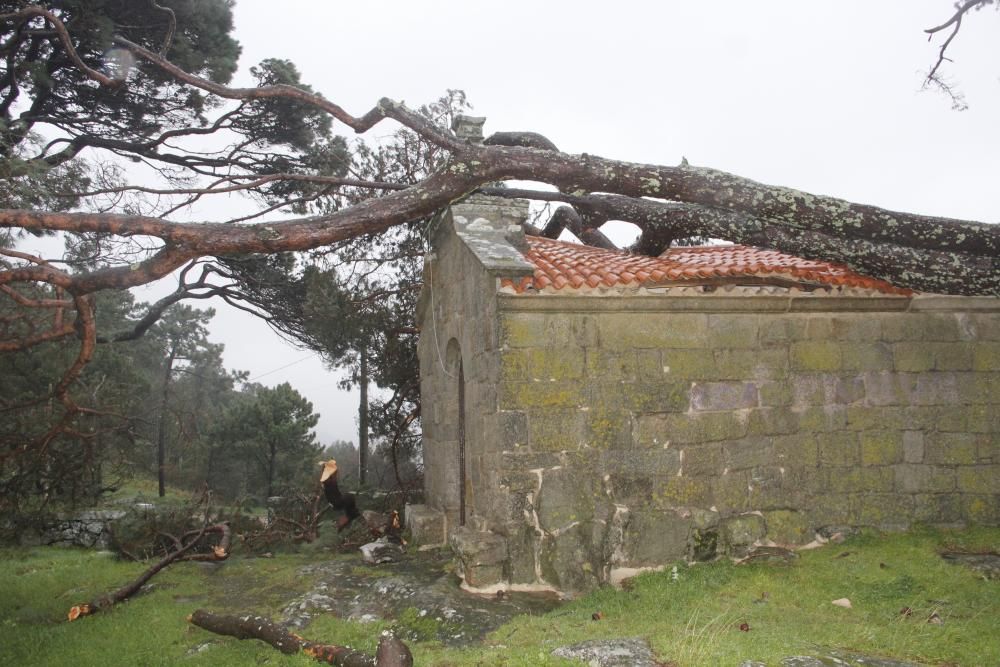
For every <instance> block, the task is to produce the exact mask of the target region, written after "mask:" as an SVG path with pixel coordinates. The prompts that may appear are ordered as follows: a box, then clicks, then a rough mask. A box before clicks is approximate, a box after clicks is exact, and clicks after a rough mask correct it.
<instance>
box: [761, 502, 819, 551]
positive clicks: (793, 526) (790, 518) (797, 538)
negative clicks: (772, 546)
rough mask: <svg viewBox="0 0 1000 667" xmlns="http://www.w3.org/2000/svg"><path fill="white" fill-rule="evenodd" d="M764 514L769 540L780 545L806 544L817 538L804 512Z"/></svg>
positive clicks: (782, 511)
mask: <svg viewBox="0 0 1000 667" xmlns="http://www.w3.org/2000/svg"><path fill="white" fill-rule="evenodd" d="M763 514H764V524H765V526H766V528H767V538H768V539H769V540H772V541H774V542H777V543H778V544H806V543H808V542H811V541H812V540H813V537H814V536H815V533H814V531H813V530H812V527H811V526H810V524H809V519H808V517H806V515H805V513H803V512H796V511H793V510H773V511H771V512H763Z"/></svg>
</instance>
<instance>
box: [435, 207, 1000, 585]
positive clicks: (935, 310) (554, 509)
mask: <svg viewBox="0 0 1000 667" xmlns="http://www.w3.org/2000/svg"><path fill="white" fill-rule="evenodd" d="M524 215H526V207H525V206H523V205H522V204H520V203H516V204H513V205H512V204H510V203H509V202H505V201H503V200H489V199H476V198H472V199H469V200H466V201H465V202H463V203H461V204H458V205H456V206H455V207H453V209H452V212H451V213H450V214H446V215H444V216H443V217H442V219H441V220H440V221H439V224H438V225H437V227H436V230H435V232H434V237H433V243H434V254H433V255H432V257H431V259H429V260H428V265H427V270H426V271H425V288H424V289H425V291H424V293H423V294H422V296H421V301H420V306H419V312H418V317H419V321H420V326H421V332H422V334H421V339H420V343H419V354H420V360H421V382H422V385H421V391H422V394H423V396H422V402H423V419H424V446H425V470H426V498H427V504H428V507H429V508H432V509H434V510H437V511H439V512H441V514H442V516H444V517H446V519H447V521H446V526H447V531H448V533H449V535H448V537H449V540H450V542H451V544H452V546H453V548H455V549H456V551H457V552H458V553H459V558H460V559H461V560H462V562H463V569H464V571H465V572H466V576H467V577H470V576H471V578H472V579H473V580H474V581H478V582H484V581H491V582H492V581H493V580H494V579H496V578H497V577H502V578H505V579H507V580H508V581H509V582H510V583H513V584H526V585H550V586H553V587H556V588H559V589H562V590H571V591H576V590H586V589H589V588H593V587H594V586H597V585H600V584H602V583H604V582H607V581H610V580H614V579H616V578H618V577H619V576H621V575H622V573H625V572H629V571H632V570H634V569H636V568H645V567H659V566H664V565H667V566H669V564H670V563H671V562H674V561H677V560H680V559H685V560H705V559H708V558H713V557H716V556H720V555H730V556H739V555H742V554H744V553H746V551H747V550H748V549H750V548H751V547H752V545H753V544H755V543H758V542H760V541H763V540H770V541H773V542H775V543H778V544H782V545H787V546H797V545H803V544H806V543H809V542H811V541H812V540H813V539H814V538H815V536H816V534H817V533H820V534H824V533H825V534H831V533H832V532H836V531H837V530H840V529H844V530H848V529H852V528H854V527H860V526H870V527H875V528H879V529H905V528H908V527H910V526H913V525H914V524H935V525H947V526H953V525H967V524H981V525H998V524H1000V300H998V299H996V298H985V297H983V298H962V297H943V296H934V295H928V296H915V297H898V296H886V295H882V294H866V293H850V292H838V291H833V292H832V293H825V292H822V291H818V292H813V293H806V292H799V291H797V290H793V289H789V290H780V289H775V290H771V291H770V292H769V293H767V294H760V293H756V292H754V291H753V290H752V289H748V290H742V291H741V288H737V289H734V290H731V291H729V292H726V291H725V290H719V291H717V292H714V293H707V292H706V293H701V292H697V291H692V290H690V289H688V290H687V291H685V292H684V293H682V294H677V293H675V292H666V293H663V294H653V293H645V292H642V291H641V290H640V291H635V290H633V291H631V292H629V291H624V290H623V291H621V292H615V291H611V290H609V291H607V292H598V291H590V292H574V291H572V290H564V291H561V292H558V293H553V294H547V293H535V294H532V293H525V294H518V295H515V294H512V293H507V292H504V291H503V290H501V289H500V287H499V279H500V278H514V279H516V278H517V277H518V276H521V275H528V273H530V271H531V265H530V264H528V263H527V262H526V261H525V260H524V258H523V256H521V254H520V251H519V250H518V247H519V243H520V241H519V236H518V232H517V230H516V229H511V228H510V227H511V225H512V224H513V223H514V222H516V221H518V220H519V219H520V218H519V216H521V217H523V216H524ZM460 366H461V368H462V374H461V375H462V378H463V379H464V389H463V390H464V397H465V414H464V427H465V428H464V434H465V438H464V448H465V451H464V461H465V466H466V468H465V474H464V486H462V479H463V475H462V474H461V470H460V467H459V462H460V461H461V460H462V458H461V448H462V440H461V438H460V434H459V428H458V425H459V423H460V421H462V420H460V415H459V410H458V397H459V394H460V383H459V372H458V371H459V367H460ZM463 497H464V501H465V511H466V516H465V517H464V519H465V524H466V526H476V527H477V528H478V529H480V530H479V532H477V533H476V535H475V536H474V537H475V539H473V537H470V535H469V534H468V532H467V531H465V530H463V529H461V528H457V529H456V530H453V528H456V527H458V526H460V525H461V523H462V521H461V519H462V517H461V516H460V507H461V500H462V498H463ZM429 525H433V526H435V527H434V528H433V531H432V532H434V534H435V535H437V534H438V533H437V530H438V528H437V527H436V526H437V525H438V524H437V523H434V522H430V523H429ZM484 531H489V532H484ZM455 535H460V536H462V537H461V538H455ZM483 536H486V537H483ZM432 539H435V540H436V539H437V537H434V538H432ZM477 540H480V541H481V540H485V541H486V542H487V543H488V544H489V545H490V546H489V548H488V549H487V548H486V547H483V546H481V545H479V542H478V541H477ZM480 553H489V554H491V558H490V559H486V560H483V559H482V558H480V556H479V555H475V557H474V558H473V557H472V556H470V554H480ZM502 553H505V556H504V558H505V559H506V560H500V559H499V555H500V554H502ZM494 556H495V557H496V558H493V557H494Z"/></svg>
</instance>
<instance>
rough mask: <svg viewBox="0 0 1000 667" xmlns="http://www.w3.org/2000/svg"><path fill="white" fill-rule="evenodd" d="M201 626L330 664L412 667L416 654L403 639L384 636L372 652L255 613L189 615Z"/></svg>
mask: <svg viewBox="0 0 1000 667" xmlns="http://www.w3.org/2000/svg"><path fill="white" fill-rule="evenodd" d="M188 621H190V622H191V623H193V624H194V625H197V626H198V627H199V628H202V629H204V630H208V631H209V632H214V633H215V634H218V635H226V636H228V637H235V638H237V639H258V640H260V641H262V642H265V643H267V644H270V645H271V646H273V647H274V648H276V649H278V650H279V651H281V652H282V653H285V654H286V655H292V654H294V653H300V652H301V653H304V654H306V655H308V656H310V657H312V658H313V659H315V660H317V661H319V662H323V663H326V664H328V665H340V666H341V667H412V665H413V656H412V655H411V654H410V650H409V649H408V648H407V647H406V645H405V644H403V643H402V642H401V641H399V640H397V639H394V638H391V637H386V636H385V635H383V636H382V639H381V640H380V641H379V647H378V653H377V654H376V655H370V654H368V653H362V652H361V651H355V650H354V649H352V648H349V647H347V646H339V645H337V644H320V643H318V642H312V641H309V640H307V639H303V638H302V637H299V636H298V635H295V634H292V633H291V632H289V631H288V630H286V629H285V628H283V627H281V626H280V625H278V624H277V623H274V622H273V621H271V619H269V618H266V617H264V616H255V615H253V614H241V615H238V616H227V615H223V614H214V613H212V612H209V611H205V610H204V609H199V610H197V611H196V612H194V613H193V614H191V615H190V616H189V617H188Z"/></svg>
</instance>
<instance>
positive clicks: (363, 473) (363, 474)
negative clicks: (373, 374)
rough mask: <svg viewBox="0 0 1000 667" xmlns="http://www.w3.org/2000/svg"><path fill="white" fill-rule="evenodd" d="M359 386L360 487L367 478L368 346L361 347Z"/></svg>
mask: <svg viewBox="0 0 1000 667" xmlns="http://www.w3.org/2000/svg"><path fill="white" fill-rule="evenodd" d="M358 375H359V376H360V379H359V384H360V387H361V398H360V399H359V401H358V466H359V470H358V481H359V482H360V483H361V485H362V486H364V484H365V480H366V479H367V476H368V346H367V345H366V344H362V345H361V369H360V371H359V373H358Z"/></svg>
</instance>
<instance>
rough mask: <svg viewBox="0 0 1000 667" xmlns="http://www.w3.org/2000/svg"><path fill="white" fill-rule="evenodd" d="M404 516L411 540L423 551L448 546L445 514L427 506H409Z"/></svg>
mask: <svg viewBox="0 0 1000 667" xmlns="http://www.w3.org/2000/svg"><path fill="white" fill-rule="evenodd" d="M404 514H405V516H406V530H407V531H408V532H409V533H410V539H412V540H413V542H414V543H415V544H416V545H417V546H419V547H420V548H421V549H425V548H426V549H433V548H435V547H443V546H444V545H445V544H447V539H446V537H445V516H444V512H441V511H438V510H436V509H433V508H431V507H428V506H427V505H407V506H406V509H405V511H404Z"/></svg>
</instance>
